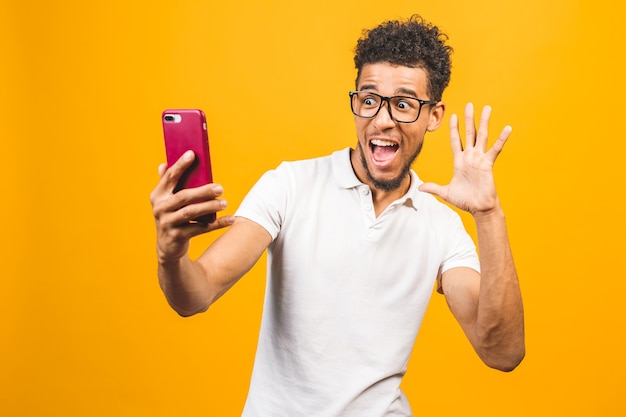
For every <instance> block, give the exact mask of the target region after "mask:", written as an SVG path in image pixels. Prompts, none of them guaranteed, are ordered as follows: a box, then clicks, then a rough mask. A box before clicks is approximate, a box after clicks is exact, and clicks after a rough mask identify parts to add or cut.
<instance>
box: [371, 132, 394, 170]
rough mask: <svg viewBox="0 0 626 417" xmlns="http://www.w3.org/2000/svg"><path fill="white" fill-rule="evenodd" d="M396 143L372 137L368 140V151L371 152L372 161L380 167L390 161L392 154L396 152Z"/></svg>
mask: <svg viewBox="0 0 626 417" xmlns="http://www.w3.org/2000/svg"><path fill="white" fill-rule="evenodd" d="M398 148H399V146H398V144H397V143H394V142H391V141H388V140H382V139H373V140H371V141H370V151H371V153H372V161H373V162H374V163H375V164H376V165H377V166H378V167H380V168H383V167H385V166H387V165H389V164H390V163H391V161H392V160H393V158H394V156H396V153H397V152H398Z"/></svg>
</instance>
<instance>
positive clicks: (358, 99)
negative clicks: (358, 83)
mask: <svg viewBox="0 0 626 417" xmlns="http://www.w3.org/2000/svg"><path fill="white" fill-rule="evenodd" d="M383 101H386V100H383V98H382V97H381V96H379V95H378V94H374V93H369V92H358V93H356V94H354V95H353V96H352V110H353V111H354V113H355V114H356V115H357V116H361V117H374V116H375V115H376V114H377V113H378V111H379V110H378V109H380V107H381V106H382V102H383ZM388 104H389V106H390V109H389V110H390V111H391V115H392V118H393V119H394V120H396V121H398V122H414V121H415V120H416V119H417V116H418V115H419V111H420V103H419V101H418V100H417V99H415V98H411V97H401V96H396V97H390V98H389V103H388Z"/></svg>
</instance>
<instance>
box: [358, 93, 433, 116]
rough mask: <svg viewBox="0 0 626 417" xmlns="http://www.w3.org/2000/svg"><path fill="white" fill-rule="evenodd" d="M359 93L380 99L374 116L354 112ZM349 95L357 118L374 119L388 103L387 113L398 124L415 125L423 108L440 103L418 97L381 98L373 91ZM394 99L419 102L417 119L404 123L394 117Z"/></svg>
mask: <svg viewBox="0 0 626 417" xmlns="http://www.w3.org/2000/svg"><path fill="white" fill-rule="evenodd" d="M359 93H365V94H370V95H373V96H376V97H378V98H380V104H379V105H378V110H376V112H375V113H374V114H373V115H371V116H362V115H360V114H357V113H356V112H355V111H354V99H353V97H354V96H355V95H357V94H359ZM349 94H350V110H352V114H354V115H355V116H357V117H361V118H363V119H373V118H374V117H376V116H377V115H378V113H379V112H380V109H381V108H382V107H383V103H384V102H385V101H386V102H387V111H389V116H390V117H391V119H392V120H393V121H394V122H397V123H415V122H416V121H417V119H419V118H420V114H421V113H422V106H424V105H427V104H437V103H438V102H437V101H434V100H422V99H419V98H417V97H411V96H391V97H386V96H381V95H380V94H376V93H372V92H371V91H350V93H349ZM394 98H406V99H409V100H415V101H417V102H418V103H419V104H420V106H419V109H418V110H417V117H416V118H415V120H412V121H410V122H407V121H404V120H398V119H396V118H395V117H394V115H393V113H392V112H391V102H390V100H391V99H394Z"/></svg>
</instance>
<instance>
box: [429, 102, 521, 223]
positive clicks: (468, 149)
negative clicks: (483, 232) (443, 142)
mask: <svg viewBox="0 0 626 417" xmlns="http://www.w3.org/2000/svg"><path fill="white" fill-rule="evenodd" d="M490 116H491V107H489V106H485V107H484V108H483V111H482V114H481V117H480V121H479V125H478V132H476V126H475V124H474V106H473V105H472V104H471V103H468V104H467V105H466V106H465V147H464V146H463V143H462V141H461V136H460V133H459V121H458V118H457V116H456V115H455V114H453V115H452V116H451V117H450V142H451V146H452V154H453V156H454V175H453V177H452V180H451V181H450V183H449V184H448V185H439V184H435V183H432V182H429V183H424V184H422V185H421V186H420V187H419V189H420V191H424V192H428V193H431V194H434V195H436V196H438V197H440V198H441V199H442V200H444V201H446V202H448V203H449V204H452V205H453V206H455V207H458V208H459V209H461V210H465V211H468V212H470V213H471V214H473V215H479V214H481V213H487V212H489V211H491V210H493V209H494V208H495V207H497V206H498V195H497V193H496V186H495V181H494V178H493V165H494V163H495V161H496V158H497V157H498V155H499V154H500V152H501V151H502V148H503V147H504V144H505V143H506V140H507V139H508V137H509V135H510V134H511V130H512V129H511V127H510V126H506V127H504V129H502V132H501V133H500V136H498V139H497V140H496V142H495V143H494V144H493V146H492V147H491V148H490V149H489V150H487V141H488V124H489V117H490Z"/></svg>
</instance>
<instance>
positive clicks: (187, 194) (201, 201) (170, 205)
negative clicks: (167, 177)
mask: <svg viewBox="0 0 626 417" xmlns="http://www.w3.org/2000/svg"><path fill="white" fill-rule="evenodd" d="M223 193H224V189H223V188H222V186H221V185H219V184H208V185H204V186H202V187H197V188H191V189H184V190H181V191H179V192H177V193H176V194H168V195H167V197H166V198H165V199H164V200H163V201H162V202H161V204H160V205H159V207H158V208H159V209H160V210H162V212H163V213H169V215H170V216H171V217H170V218H169V222H171V223H173V224H175V225H182V224H186V223H189V222H192V221H194V220H195V219H198V218H200V217H203V216H205V215H207V214H212V213H217V212H220V211H222V210H224V209H225V208H226V207H227V206H228V203H227V202H226V200H224V199H222V198H218V197H220V196H221V195H222V194H223Z"/></svg>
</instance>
